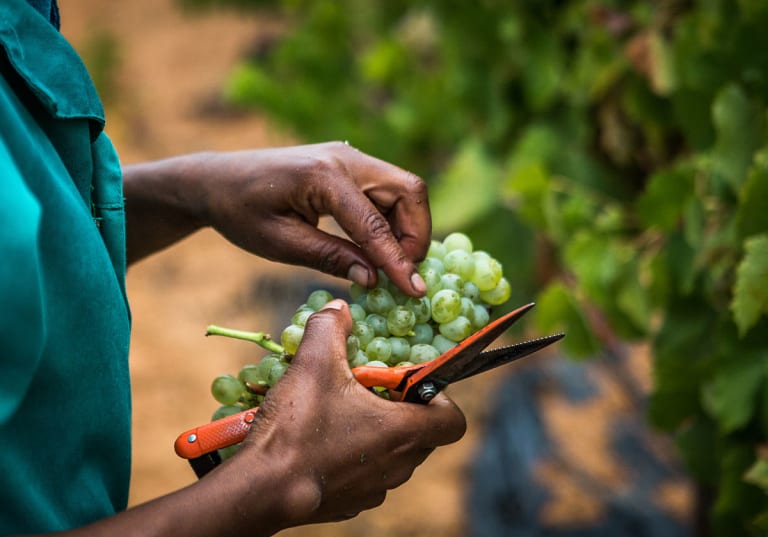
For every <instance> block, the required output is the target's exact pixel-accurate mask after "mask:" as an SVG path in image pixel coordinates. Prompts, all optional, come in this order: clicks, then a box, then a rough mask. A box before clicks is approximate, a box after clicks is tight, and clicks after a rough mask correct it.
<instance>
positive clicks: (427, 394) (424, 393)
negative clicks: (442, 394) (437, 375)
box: [416, 382, 437, 401]
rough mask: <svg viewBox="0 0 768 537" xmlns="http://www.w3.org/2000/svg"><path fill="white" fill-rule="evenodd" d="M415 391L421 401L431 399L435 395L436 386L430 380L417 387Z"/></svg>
mask: <svg viewBox="0 0 768 537" xmlns="http://www.w3.org/2000/svg"><path fill="white" fill-rule="evenodd" d="M416 392H417V393H418V394H419V397H421V400H422V401H431V400H432V398H433V397H434V396H436V395H437V386H435V384H434V383H432V382H425V383H424V384H421V385H420V386H419V387H418V388H417V390H416Z"/></svg>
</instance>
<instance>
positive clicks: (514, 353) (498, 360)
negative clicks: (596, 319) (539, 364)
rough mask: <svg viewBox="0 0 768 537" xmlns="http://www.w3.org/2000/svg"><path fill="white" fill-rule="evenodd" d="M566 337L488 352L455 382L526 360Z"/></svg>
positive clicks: (562, 335)
mask: <svg viewBox="0 0 768 537" xmlns="http://www.w3.org/2000/svg"><path fill="white" fill-rule="evenodd" d="M564 337H565V334H553V335H551V336H544V337H541V338H537V339H532V340H530V341H523V342H520V343H515V344H514V345H509V346H507V347H500V348H498V349H493V350H490V351H486V352H484V353H482V354H480V356H478V357H477V358H476V359H475V361H474V362H473V363H471V364H469V365H468V366H467V368H466V369H465V370H464V372H463V374H462V375H461V376H460V377H458V378H456V379H454V380H453V382H458V381H459V380H464V379H465V378H469V377H472V376H474V375H477V374H479V373H484V372H486V371H490V370H491V369H494V368H496V367H498V366H500V365H504V364H508V363H511V362H514V361H515V360H519V359H520V358H524V357H526V356H528V355H529V354H533V353H534V352H536V351H539V350H541V349H543V348H544V347H547V346H549V345H551V344H552V343H554V342H556V341H560V340H561V339H563V338H564Z"/></svg>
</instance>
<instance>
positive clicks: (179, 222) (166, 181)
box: [123, 153, 214, 263]
mask: <svg viewBox="0 0 768 537" xmlns="http://www.w3.org/2000/svg"><path fill="white" fill-rule="evenodd" d="M213 159H214V154H213V153H199V154H194V155H187V156H182V157H174V158H170V159H165V160H158V161H153V162H147V163H141V164H134V165H130V166H126V167H124V169H123V191H124V196H125V211H126V223H127V234H128V235H127V247H128V257H129V263H130V262H133V261H136V260H138V259H141V258H143V257H145V256H147V255H149V254H152V253H153V252H156V251H158V250H161V249H163V248H165V247H167V246H169V245H171V244H173V243H174V242H176V241H178V240H180V239H182V238H184V237H186V236H187V235H190V234H192V233H194V232H195V231H198V230H199V229H201V228H203V227H206V226H208V225H210V219H209V216H208V214H209V212H208V198H209V194H208V192H207V189H208V186H207V184H206V180H204V178H205V177H206V174H207V171H206V169H207V168H210V167H211V165H210V164H209V163H210V162H211V161H212V160H213Z"/></svg>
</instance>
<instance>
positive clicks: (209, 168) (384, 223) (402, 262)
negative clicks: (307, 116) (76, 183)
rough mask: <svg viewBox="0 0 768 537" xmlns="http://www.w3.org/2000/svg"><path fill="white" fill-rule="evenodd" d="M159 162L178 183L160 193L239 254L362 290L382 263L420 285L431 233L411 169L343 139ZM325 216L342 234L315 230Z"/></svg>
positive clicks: (415, 289)
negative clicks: (420, 269) (313, 271)
mask: <svg viewBox="0 0 768 537" xmlns="http://www.w3.org/2000/svg"><path fill="white" fill-rule="evenodd" d="M155 166H165V167H166V168H165V171H162V169H161V170H160V173H161V176H165V177H166V178H168V177H174V176H175V177H177V180H180V181H181V182H180V184H182V185H184V187H183V188H184V190H183V191H180V192H179V193H177V194H176V195H175V197H174V196H166V197H170V198H171V199H172V200H173V201H174V202H177V203H178V200H179V199H183V200H184V202H183V207H184V209H183V210H182V211H181V212H184V211H187V214H194V218H192V219H191V220H194V221H196V222H197V224H198V225H211V226H213V227H214V228H215V229H216V230H218V231H219V232H220V233H221V234H222V235H223V236H224V237H226V238H227V239H228V240H230V241H231V242H233V243H234V244H236V245H238V246H240V247H242V248H244V249H245V250H248V251H250V252H252V253H255V254H257V255H259V256H262V257H264V258H267V259H271V260H275V261H280V262H285V263H291V264H298V265H304V266H307V267H311V268H316V269H319V270H322V271H323V272H326V273H328V274H332V275H335V276H339V277H344V278H348V279H350V280H352V281H353V282H355V283H358V284H360V285H362V286H364V287H372V286H373V285H375V283H376V281H377V274H376V269H377V268H381V269H382V270H383V271H384V273H385V274H387V276H388V277H389V278H390V279H391V280H392V282H393V283H394V284H395V285H397V286H398V287H399V288H400V289H402V290H403V291H404V292H406V293H407V294H409V295H412V296H421V295H423V294H424V292H425V291H426V286H425V285H424V282H423V280H422V279H421V277H420V276H419V275H418V273H417V272H416V263H417V262H418V261H420V260H421V259H422V258H423V257H424V255H425V254H426V252H427V249H428V247H429V242H430V236H431V219H430V213H429V203H428V199H427V188H426V185H425V183H424V182H423V181H422V180H421V179H419V178H418V177H417V176H415V175H414V174H412V173H410V172H407V171H404V170H402V169H400V168H398V167H396V166H393V165H391V164H388V163H386V162H383V161H381V160H379V159H376V158H373V157H370V156H368V155H366V154H364V153H362V152H360V151H358V150H356V149H354V148H352V147H350V146H348V145H346V144H345V143H341V142H331V143H325V144H317V145H307V146H297V147H286V148H277V149H263V150H252V151H240V152H234V153H202V154H197V155H189V156H186V157H178V158H177V159H170V160H168V161H161V162H160V163H156V164H155ZM169 167H170V168H169ZM134 171H135V170H134ZM139 171H140V172H141V170H139ZM146 173H147V170H144V171H143V174H142V173H139V176H141V175H145V176H146ZM157 173H158V169H155V174H157ZM155 177H157V175H155ZM156 181H157V180H156ZM128 183H129V181H127V184H128ZM137 190H138V189H136V188H130V191H131V192H136V191H137ZM137 194H139V195H140V192H137ZM128 200H129V204H130V200H131V197H130V196H129V197H128ZM130 214H131V213H130V205H129V216H130ZM142 215H143V217H144V218H147V217H148V212H147V211H146V210H145V211H143V213H142ZM323 215H330V216H332V217H333V218H334V219H335V221H336V222H337V223H338V224H339V226H340V227H341V229H342V230H343V231H344V232H345V233H346V234H347V236H348V238H343V237H339V236H336V235H333V234H330V233H326V232H324V231H322V230H320V229H318V227H317V226H318V222H319V220H320V217H321V216H323ZM129 223H130V218H129ZM177 235H180V233H177ZM129 238H130V237H129ZM144 239H146V237H144ZM174 240H175V239H174ZM130 250H131V242H130V240H129V253H130ZM134 251H136V249H134ZM139 254H140V255H139V256H141V252H140V251H139Z"/></svg>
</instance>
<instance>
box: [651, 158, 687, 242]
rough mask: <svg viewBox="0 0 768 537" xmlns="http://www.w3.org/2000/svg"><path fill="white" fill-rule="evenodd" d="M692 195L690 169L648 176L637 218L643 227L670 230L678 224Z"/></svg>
mask: <svg viewBox="0 0 768 537" xmlns="http://www.w3.org/2000/svg"><path fill="white" fill-rule="evenodd" d="M693 196H695V191H694V170H693V169H692V168H691V167H690V166H679V167H677V168H674V169H670V170H662V171H660V172H657V173H655V174H653V175H652V176H651V178H650V179H649V180H648V183H647V185H646V188H645V192H643V194H642V195H641V196H640V198H639V199H638V200H637V212H638V216H639V217H640V220H641V221H642V222H643V224H645V225H646V226H649V227H653V226H655V227H658V228H659V229H662V230H664V231H671V230H673V229H675V228H676V227H677V226H678V225H679V223H680V220H681V218H682V216H683V208H684V207H685V206H686V202H687V201H688V200H689V199H690V198H692V197H693Z"/></svg>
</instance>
